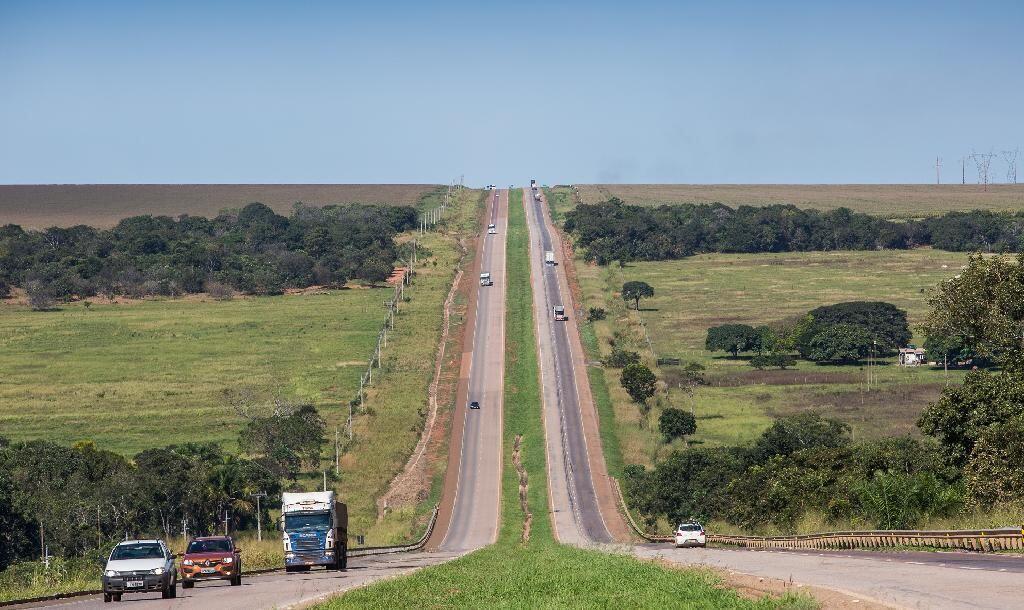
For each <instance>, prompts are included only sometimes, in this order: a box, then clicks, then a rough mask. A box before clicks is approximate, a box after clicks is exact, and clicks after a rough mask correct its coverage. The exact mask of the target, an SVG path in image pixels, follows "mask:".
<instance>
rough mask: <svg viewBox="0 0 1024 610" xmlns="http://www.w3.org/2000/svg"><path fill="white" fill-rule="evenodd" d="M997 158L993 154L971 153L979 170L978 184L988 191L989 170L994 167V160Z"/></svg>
mask: <svg viewBox="0 0 1024 610" xmlns="http://www.w3.org/2000/svg"><path fill="white" fill-rule="evenodd" d="M995 156H996V155H995V153H992V152H987V153H976V152H974V151H971V160H972V161H974V166H975V167H977V168H978V184H981V185H983V186H984V189H985V190H986V191H987V190H988V169H989V167H991V166H992V158H993V157H995Z"/></svg>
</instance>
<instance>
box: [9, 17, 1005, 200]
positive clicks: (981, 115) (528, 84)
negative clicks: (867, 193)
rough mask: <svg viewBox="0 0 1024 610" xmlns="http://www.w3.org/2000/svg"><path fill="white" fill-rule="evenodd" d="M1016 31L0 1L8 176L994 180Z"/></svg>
mask: <svg viewBox="0 0 1024 610" xmlns="http://www.w3.org/2000/svg"><path fill="white" fill-rule="evenodd" d="M1021 31H1024V6H1022V5H1020V4H1018V3H1013V2H989V3H985V5H984V6H979V7H974V6H966V5H962V4H957V3H952V2H933V3H928V4H924V3H915V2H901V3H896V4H895V5H892V4H891V3H883V2H865V3H859V4H857V5H856V6H841V7H836V6H823V5H821V4H820V3H814V2H792V1H791V2H782V3H774V4H772V5H770V6H763V5H762V3H755V2H740V1H736V2H725V3H717V4H716V5H715V6H714V7H710V6H706V5H704V4H703V3H698V4H693V3H684V4H681V5H677V4H674V3H664V2H639V3H633V4H631V5H630V6H629V7H625V8H624V7H619V6H616V5H614V4H612V3H603V2H597V3H582V2H565V3H560V4H558V5H549V4H542V3H526V4H517V5H516V6H514V7H513V6H477V5H475V4H470V3H460V2H447V3H442V4H440V5H437V6H430V7H423V6H420V5H418V4H415V3H407V2H391V3H387V4H378V5H373V6H369V5H359V6H336V5H334V4H331V3H320V2H313V3H308V4H305V5H303V6H302V7H298V8H296V7H290V6H289V7H287V8H285V7H282V6H278V5H275V4H273V3H269V2H251V3H240V2H225V3H218V4H217V5H216V6H212V7H211V6H207V4H206V3H200V2H194V1H183V2H178V3H175V4H173V5H145V6H143V5H139V4H137V3H131V2H125V1H107V2H93V3H79V2H70V1H69V2H50V3H45V4H43V3H28V2H18V1H13V2H7V3H4V4H3V5H0V90H2V91H3V92H4V93H2V94H0V133H2V134H3V137H0V183H5V184H112V183H113V184H349V183H352V184H361V183H366V184H374V183H441V184H443V183H447V182H449V181H450V180H452V179H453V178H456V179H457V178H458V176H459V175H460V174H464V175H465V176H466V182H467V183H468V184H472V185H484V184H488V183H494V184H498V185H507V184H510V183H512V184H523V183H524V182H526V181H527V180H528V179H529V178H537V179H538V180H540V181H542V182H545V183H554V182H559V183H580V184H583V183H677V184H932V183H934V181H935V158H936V157H941V158H942V162H943V167H942V182H943V183H944V184H954V183H959V181H960V165H959V164H960V159H961V158H962V157H964V156H965V155H967V154H969V153H970V152H971V151H972V149H973V150H975V151H977V152H979V153H986V152H989V151H992V152H994V153H995V158H994V159H993V161H992V164H991V168H990V172H989V181H990V182H991V183H994V184H996V183H1003V182H1006V181H1007V171H1006V170H1007V164H1006V162H1005V161H1004V159H1003V158H1002V156H1001V152H1002V151H1004V150H1012V149H1016V148H1018V147H1024V124H1022V121H1021V110H1020V102H1021V100H1024V84H1022V83H1021V79H1019V78H1016V76H1017V74H1019V68H1020V64H1021V59H1022V47H1021V44H1020V42H1019V40H1018V39H1019V37H1020V36H1019V34H1020V32H1021ZM1022 162H1024V159H1021V158H1018V166H1019V165H1020V164H1021V163H1022ZM1018 173H1019V175H1021V177H1022V178H1024V172H1018ZM976 176H977V171H976V169H975V167H974V164H973V163H971V162H970V161H968V167H967V181H968V183H972V182H976V181H977V179H976Z"/></svg>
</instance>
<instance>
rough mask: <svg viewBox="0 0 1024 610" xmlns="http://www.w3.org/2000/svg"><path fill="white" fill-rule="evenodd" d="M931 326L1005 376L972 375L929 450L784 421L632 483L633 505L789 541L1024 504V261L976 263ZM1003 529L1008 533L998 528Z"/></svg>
mask: <svg viewBox="0 0 1024 610" xmlns="http://www.w3.org/2000/svg"><path fill="white" fill-rule="evenodd" d="M929 303H930V312H929V315H928V318H927V320H926V323H925V327H926V329H927V330H928V332H929V334H930V335H931V334H932V333H935V335H936V336H940V337H943V338H944V339H946V340H948V341H949V342H950V343H953V344H956V345H959V346H962V347H963V348H964V349H966V350H968V351H970V352H971V353H974V354H979V355H983V356H985V357H988V358H990V359H991V360H992V362H993V363H994V364H996V365H998V369H994V370H990V371H987V370H972V371H971V372H969V373H968V374H967V375H966V376H965V378H964V381H963V383H962V384H961V385H952V386H949V387H947V388H946V389H945V390H944V391H943V393H942V395H941V397H940V398H939V400H937V401H936V402H935V403H933V404H931V405H929V406H928V407H926V408H925V410H924V411H923V413H922V414H921V416H920V418H919V420H918V427H919V429H920V430H921V432H922V433H923V434H924V435H925V438H924V439H923V440H919V439H913V438H890V439H884V440H878V441H870V442H856V443H855V442H853V441H852V439H851V437H850V434H849V428H848V427H847V426H846V424H844V423H842V422H839V421H836V420H832V419H829V418H826V417H823V416H822V415H820V414H818V413H813V412H808V413H802V414H798V415H795V416H790V417H785V418H779V419H777V420H776V421H775V422H774V423H773V424H772V425H771V426H769V428H768V429H767V430H766V431H765V432H764V433H763V434H762V435H761V436H760V437H759V438H758V439H757V440H756V441H755V442H754V443H752V444H751V445H748V446H737V447H715V448H704V447H699V448H687V449H683V450H677V451H674V452H673V453H671V454H670V455H669V456H668V457H667V458H666V459H664V460H662V461H660V462H658V463H657V464H655V465H654V467H653V468H644V467H643V466H638V465H630V466H627V467H626V469H625V472H624V475H625V476H624V483H625V485H624V491H625V494H626V497H627V500H628V502H629V504H630V506H632V507H633V508H634V509H635V510H637V511H638V512H639V513H640V514H641V515H643V516H644V518H645V519H647V520H648V522H649V523H650V524H653V523H654V522H655V521H656V520H657V519H658V518H659V517H664V518H667V519H669V520H670V521H679V520H683V519H688V518H691V517H697V518H701V519H718V520H722V521H725V522H728V523H731V524H733V525H736V526H739V527H743V528H746V529H748V530H753V531H759V530H760V531H765V530H769V529H782V530H786V531H792V530H793V529H794V528H795V526H796V524H797V523H798V522H799V520H800V519H801V518H802V517H803V516H804V515H806V514H808V513H816V514H818V515H821V516H822V517H823V518H824V519H825V521H826V522H828V523H836V524H844V525H845V524H853V525H854V526H862V527H867V528H880V529H908V528H915V527H920V526H923V525H927V523H928V521H929V520H930V519H933V518H940V517H951V516H956V515H960V514H965V513H968V512H971V511H977V510H981V511H984V510H988V509H991V508H993V507H998V506H1018V507H1019V503H1020V501H1021V500H1020V499H1021V497H1024V474H1022V472H1021V469H1020V465H1021V464H1022V463H1024V349H1022V345H1024V306H1022V305H1021V304H1022V303H1024V259H1022V258H1018V260H1016V261H1012V260H1009V259H1006V258H1002V257H996V258H991V259H985V258H982V257H972V258H971V260H970V262H969V264H968V267H967V269H966V270H964V272H963V273H961V274H960V275H959V276H957V277H956V278H953V279H951V280H947V281H946V282H943V283H942V284H941V285H940V286H939V287H938V289H937V291H936V294H935V295H934V296H933V297H932V298H931V299H930V301H929ZM992 525H1000V524H992Z"/></svg>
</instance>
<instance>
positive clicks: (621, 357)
mask: <svg viewBox="0 0 1024 610" xmlns="http://www.w3.org/2000/svg"><path fill="white" fill-rule="evenodd" d="M639 362H640V354H638V353H636V352H630V351H627V350H624V349H619V348H617V347H613V348H612V353H611V355H610V356H608V358H607V359H606V360H605V364H607V365H608V366H610V367H613V368H617V369H621V368H625V367H627V366H629V365H631V364H638V363H639Z"/></svg>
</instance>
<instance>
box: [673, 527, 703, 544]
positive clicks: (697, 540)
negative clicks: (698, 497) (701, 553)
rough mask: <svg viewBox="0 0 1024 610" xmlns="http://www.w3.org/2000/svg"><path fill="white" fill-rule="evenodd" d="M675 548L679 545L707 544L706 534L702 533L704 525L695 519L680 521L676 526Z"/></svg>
mask: <svg viewBox="0 0 1024 610" xmlns="http://www.w3.org/2000/svg"><path fill="white" fill-rule="evenodd" d="M675 539H676V548H679V547H681V546H700V547H703V546H707V543H708V540H707V536H705V535H704V526H703V525H701V524H700V523H697V522H696V521H691V522H689V523H680V524H679V527H677V528H676V534H675Z"/></svg>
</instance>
